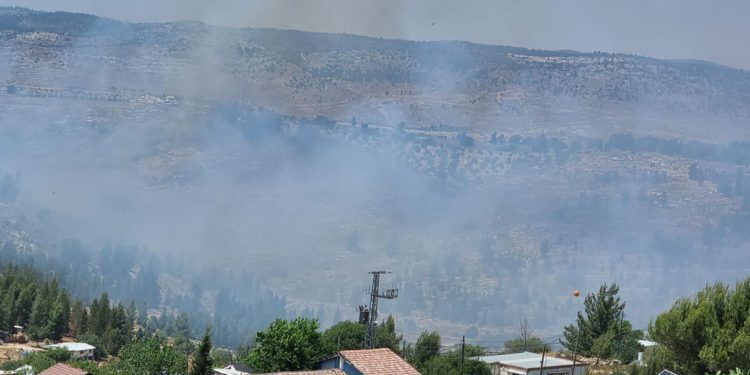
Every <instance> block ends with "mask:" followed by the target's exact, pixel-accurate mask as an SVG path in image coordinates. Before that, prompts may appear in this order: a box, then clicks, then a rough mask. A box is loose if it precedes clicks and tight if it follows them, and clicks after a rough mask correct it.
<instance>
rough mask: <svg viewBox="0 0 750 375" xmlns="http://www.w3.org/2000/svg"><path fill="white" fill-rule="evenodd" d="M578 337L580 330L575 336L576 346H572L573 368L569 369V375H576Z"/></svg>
mask: <svg viewBox="0 0 750 375" xmlns="http://www.w3.org/2000/svg"><path fill="white" fill-rule="evenodd" d="M580 336H581V330H580V329H579V330H578V333H577V334H576V344H575V345H574V346H573V366H571V367H570V375H576V355H578V338H579V337H580ZM540 374H541V373H540Z"/></svg>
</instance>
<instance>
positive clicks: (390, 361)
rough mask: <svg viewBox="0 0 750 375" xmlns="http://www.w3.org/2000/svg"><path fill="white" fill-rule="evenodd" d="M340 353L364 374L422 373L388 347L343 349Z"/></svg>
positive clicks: (408, 374)
mask: <svg viewBox="0 0 750 375" xmlns="http://www.w3.org/2000/svg"><path fill="white" fill-rule="evenodd" d="M340 354H341V356H342V357H344V359H346V360H347V361H348V362H349V363H351V364H352V365H354V367H356V368H357V370H359V371H360V372H361V373H362V374H363V375H393V374H398V375H420V374H419V371H417V370H416V369H414V367H411V365H410V364H409V363H408V362H406V361H405V360H404V359H403V358H401V357H399V356H398V355H397V354H396V353H394V352H393V351H391V350H390V349H387V348H382V349H365V350H343V351H341V353H340Z"/></svg>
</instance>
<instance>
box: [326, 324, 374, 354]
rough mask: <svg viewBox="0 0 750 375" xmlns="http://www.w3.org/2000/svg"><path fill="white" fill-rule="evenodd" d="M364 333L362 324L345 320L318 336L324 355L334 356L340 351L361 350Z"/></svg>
mask: <svg viewBox="0 0 750 375" xmlns="http://www.w3.org/2000/svg"><path fill="white" fill-rule="evenodd" d="M378 328H380V327H378ZM366 333H367V332H366V330H365V326H364V325H363V324H359V323H358V322H352V321H348V320H347V321H343V322H339V323H336V324H334V325H333V326H331V327H330V328H328V329H327V330H325V331H324V332H323V334H321V336H320V341H321V345H322V346H323V348H324V352H325V354H334V353H337V352H339V351H341V350H350V349H361V348H362V346H363V344H364V342H365V336H366Z"/></svg>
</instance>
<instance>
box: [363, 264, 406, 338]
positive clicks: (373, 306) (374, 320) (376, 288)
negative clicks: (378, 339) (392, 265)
mask: <svg viewBox="0 0 750 375" xmlns="http://www.w3.org/2000/svg"><path fill="white" fill-rule="evenodd" d="M386 273H390V272H388V271H373V272H370V274H371V275H372V287H370V290H369V291H367V292H366V293H367V294H369V295H370V306H369V308H368V307H364V306H360V307H359V322H360V324H366V325H367V336H366V337H365V344H364V348H365V349H373V348H375V334H376V332H375V328H376V327H377V324H378V299H380V298H385V299H395V298H398V289H386V290H384V291H383V292H382V293H381V292H380V275H383V274H386Z"/></svg>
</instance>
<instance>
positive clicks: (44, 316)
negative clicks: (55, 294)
mask: <svg viewBox="0 0 750 375" xmlns="http://www.w3.org/2000/svg"><path fill="white" fill-rule="evenodd" d="M49 313H50V285H49V284H46V285H45V286H44V287H42V288H40V290H39V292H37V293H36V298H35V299H34V305H33V306H32V307H31V321H30V322H29V330H28V332H29V336H30V337H31V339H32V340H36V341H40V340H43V339H45V338H47V337H49V336H50V331H49V328H50V327H49V325H48V320H49Z"/></svg>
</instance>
